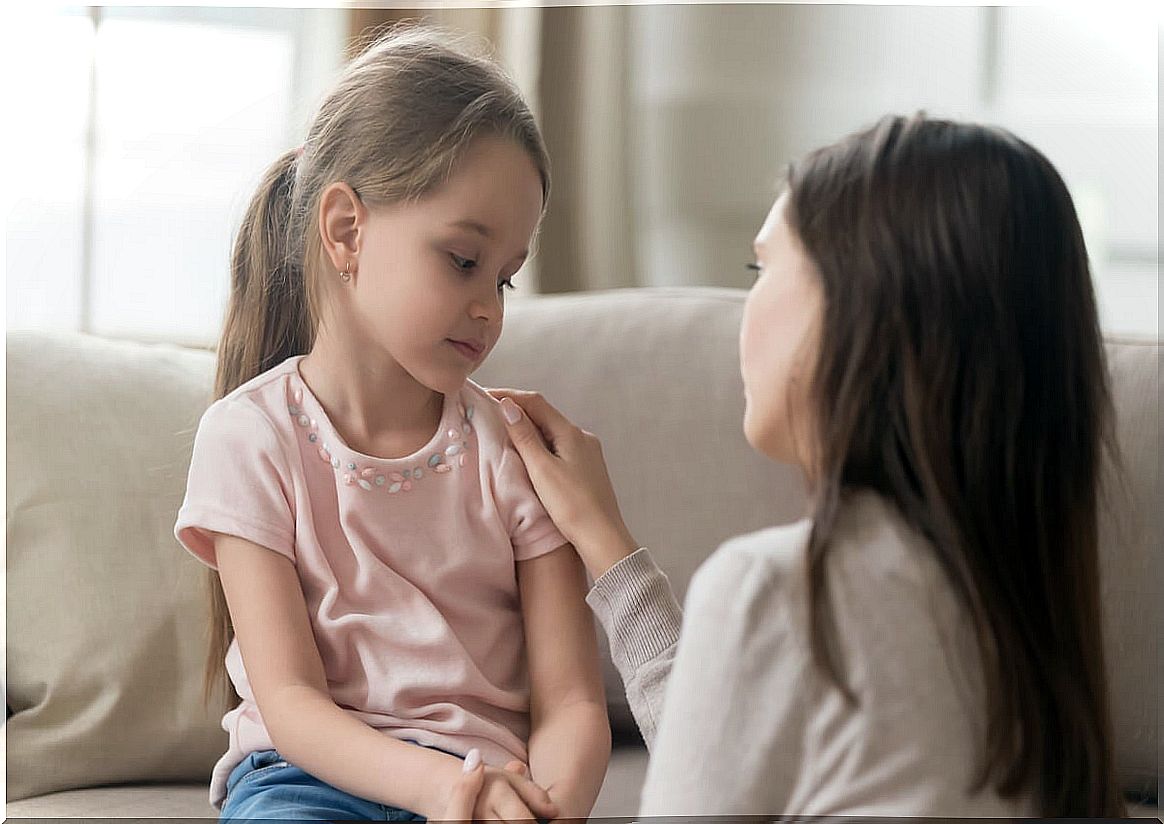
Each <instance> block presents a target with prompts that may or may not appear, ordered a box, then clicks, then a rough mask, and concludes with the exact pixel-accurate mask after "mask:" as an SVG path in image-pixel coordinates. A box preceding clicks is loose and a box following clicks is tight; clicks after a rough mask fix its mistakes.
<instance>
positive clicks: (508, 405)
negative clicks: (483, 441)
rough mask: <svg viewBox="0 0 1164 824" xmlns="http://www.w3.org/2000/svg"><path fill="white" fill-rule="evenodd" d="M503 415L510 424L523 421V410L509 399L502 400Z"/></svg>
mask: <svg viewBox="0 0 1164 824" xmlns="http://www.w3.org/2000/svg"><path fill="white" fill-rule="evenodd" d="M501 414H502V415H504V416H505V420H506V421H508V422H509V423H517V422H518V421H520V420H521V410H520V409H518V408H517V404H516V403H514V402H513V401H511V400H510V399H509V398H502V399H501Z"/></svg>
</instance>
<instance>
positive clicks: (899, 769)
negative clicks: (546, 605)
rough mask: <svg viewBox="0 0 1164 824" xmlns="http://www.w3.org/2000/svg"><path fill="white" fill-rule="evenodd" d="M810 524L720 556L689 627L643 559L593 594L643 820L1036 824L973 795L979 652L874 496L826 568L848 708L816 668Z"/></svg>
mask: <svg viewBox="0 0 1164 824" xmlns="http://www.w3.org/2000/svg"><path fill="white" fill-rule="evenodd" d="M810 528H811V523H810V522H809V521H807V520H805V521H799V522H797V523H795V524H791V525H789V526H782V527H774V528H771V529H765V530H762V531H760V532H755V533H752V534H749V535H744V536H740V537H738V538H734V539H732V540H730V541H727V542H726V543H724V544H723V545H722V546H721V547H720V548H719V549H718V550H717V551H716V552H715V553H714V554H713V555H712V556H711V557H710V558H709V559H708V560H707V561H706V562H705V563H704V564H703V565H702V566H701V567H700V568H699V570H698V571H697V572H696V574H695V576H694V577H693V578H692V580H691V585H690V586H689V588H688V591H687V596H686V600H685V604H684V612H685V614H686V618H685V620H684V619H682V613H681V612H680V608H679V604H678V603H677V602H676V599H675V596H674V594H673V593H672V591H671V587H670V584H669V582H668V580H667V578H666V576H665V575H663V573H662V572H661V571H660V570H659V568H658V567H657V566H656V565H655V563H654V562H653V560H652V559H651V557H650V554H649V552H648V550H646V549H640V550H638V551H637V552H635V553H634V554H632V555H631V556H629V557H627V558H625V559H623V560H622V561H620V562H619V563H618V564H616V565H615V566H614V567H612V568H611V569H610V570H608V571H607V572H606V573H605V574H604V575H602V576H601V577H600V578H599V579H598V580H597V581H596V582H595V584H594V587H593V588H592V589H591V591H590V593H589V594H588V595H587V602H588V603H589V604H590V606H591V608H592V610H593V611H594V612H595V614H596V615H597V616H598V618H599V620H600V621H601V623H602V624H603V627H604V628H605V630H606V633H607V635H608V637H609V638H610V647H611V653H612V656H613V659H614V663H615V665H616V666H617V668H618V670H619V672H620V674H621V675H622V678H623V682H624V684H625V685H626V691H627V698H628V702H629V704H630V708H631V711H632V713H633V714H634V716H635V719H636V721H637V722H638V725H639V728H640V730H641V731H642V733H643V738H644V740H645V741H646V742H647V746H648V748H649V749H650V751H651V761H650V766H649V768H648V771H647V778H646V782H645V785H644V788H643V794H642V805H641V809H640V814H641V815H644V816H647V815H709V814H717V815H725V814H756V815H829V814H834V815H895V816H896V815H926V816H999V817H1003V816H1033V815H1035V811H1034V808H1033V806H1032V804H1031V802H1030V800H1029V799H1018V800H1009V801H1007V800H1003V799H1000V798H999V797H998V796H997V795H995V794H993V793H991V792H985V793H979V794H976V795H971V794H970V793H969V786H970V782H971V776H972V775H973V771H974V765H975V764H976V758H977V757H978V751H979V748H980V746H981V745H980V742H982V741H983V739H984V734H985V733H984V725H985V715H984V706H985V699H984V693H983V685H982V676H981V666H980V662H979V657H978V652H977V647H976V645H975V643H974V639H973V636H972V633H971V631H970V628H969V623H968V621H967V620H966V616H965V614H964V611H963V609H962V608H961V606H960V604H959V603H958V601H957V600H956V598H955V596H954V593H953V590H952V589H951V587H950V585H949V584H948V582H947V580H946V578H945V576H944V575H943V573H942V570H941V569H940V568H939V566H938V563H937V561H936V559H935V558H934V554H933V552H932V550H931V548H930V547H929V545H928V544H927V543H926V542H925V540H924V539H922V538H921V537H920V536H918V535H917V534H916V533H914V532H912V531H911V530H910V529H909V527H908V526H907V525H906V524H905V523H904V522H903V521H902V520H901V518H900V517H899V516H898V515H897V513H896V510H895V509H894V508H893V507H891V506H890V505H888V504H887V503H886V502H884V501H883V500H882V499H880V498H879V497H877V496H875V495H872V494H870V493H861V494H858V495H856V496H854V497H853V498H851V499H850V500H849V502H848V503H847V504H846V505H845V506H844V507H843V508H842V512H841V516H840V519H839V523H838V528H837V531H836V533H835V538H834V543H833V544H832V548H831V550H830V552H831V555H830V561H829V566H828V571H827V575H828V581H829V588H830V602H831V605H832V609H833V614H834V616H835V621H836V626H837V629H838V636H839V639H840V651H841V654H842V656H843V660H844V666H845V671H846V673H847V680H848V682H849V685H850V687H851V688H852V689H853V690H854V691H855V693H856V695H857V696H858V699H859V705H858V706H857V707H850V706H848V705H847V704H846V703H845V701H844V700H843V698H842V697H841V695H840V693H839V692H838V691H836V690H835V689H832V688H831V687H830V686H828V685H827V683H826V682H825V680H824V679H823V677H822V676H821V675H820V674H819V673H818V672H817V670H816V669H815V668H814V667H813V666H812V664H811V658H810V653H809V649H810V648H809V635H808V621H807V604H808V600H807V580H806V576H805V546H806V542H807V539H808V534H809V530H810ZM681 620H683V632H682V637H680V634H679V627H680V622H681ZM664 707H665V710H664Z"/></svg>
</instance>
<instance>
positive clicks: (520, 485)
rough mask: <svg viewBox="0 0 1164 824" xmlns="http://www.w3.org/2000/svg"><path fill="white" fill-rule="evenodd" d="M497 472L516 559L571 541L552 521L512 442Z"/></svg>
mask: <svg viewBox="0 0 1164 824" xmlns="http://www.w3.org/2000/svg"><path fill="white" fill-rule="evenodd" d="M497 475H498V477H497V485H496V487H495V489H494V496H495V499H496V502H497V508H498V511H500V513H501V516H502V518H504V519H505V526H506V528H507V529H508V530H509V541H510V543H512V544H513V557H514V560H517V561H528V560H529V559H531V558H536V557H537V556H539V555H545V554H546V553H547V552H551V551H553V550H555V549H557V548H558V547H560V546H562V545H563V544H566V543H569V542H568V541H567V540H566V539H565V537H563V536H562V533H561V532H559V531H558V528H557V527H556V526H554V522H553V521H552V520H550V516H549V514H548V513H547V512H546V509H545V507H544V506H542V502H541V500H540V499H539V498H538V496H537V493H536V492H534V488H533V483H532V482H531V481H530V479H529V473H528V472H526V469H525V464H524V463H523V462H522V460H521V456H520V455H518V454H517V450H516V449H514V448H513V445H512V444H509V443H506V444H505V447H504V451H503V452H502V454H501V462H500V464H499V466H498V470H497Z"/></svg>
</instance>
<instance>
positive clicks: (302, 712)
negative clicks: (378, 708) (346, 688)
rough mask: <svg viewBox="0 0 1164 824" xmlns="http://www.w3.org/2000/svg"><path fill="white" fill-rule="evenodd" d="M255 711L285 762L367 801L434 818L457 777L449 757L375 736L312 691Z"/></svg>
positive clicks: (286, 695)
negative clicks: (447, 789) (257, 711)
mask: <svg viewBox="0 0 1164 824" xmlns="http://www.w3.org/2000/svg"><path fill="white" fill-rule="evenodd" d="M259 709H260V712H262V714H263V721H264V722H265V723H266V725H267V730H268V732H269V733H270V736H271V741H272V743H273V744H274V745H275V749H277V750H278V751H279V753H280V754H281V755H282V756H283V757H284V758H286V759H287V760H288V761H289V762H291V763H292V764H294V765H295V766H296V767H299V768H300V769H302V770H304V771H306V772H308V773H310V774H311V775H313V776H315V777H316V778H318V779H320V780H321V781H326V782H327V783H328V784H331V785H332V786H334V787H337V788H339V789H341V790H343V791H344V792H347V793H351V794H352V795H355V796H358V797H360V798H366V799H368V800H369V801H375V802H377V803H380V804H386V805H389V806H392V807H400V808H401V809H405V810H409V811H410V812H414V813H417V814H419V815H423V816H425V817H426V818H427V817H432V816H436V817H439V816H440V814H441V811H442V810H443V809H444V803H445V795H446V793H445V792H444V791H443V788H447V787H451V786H452V785H453V782H454V781H456V778H457V776H458V775H459V774H460V771H461V762H460V761H459V760H458V759H456V758H454V757H453V756H451V755H447V754H445V753H442V752H438V751H437V750H433V749H429V748H426V747H418V746H416V745H415V744H409V743H407V742H405V741H399V740H397V739H395V738H392V737H391V736H389V735H385V734H384V733H381V732H378V731H377V730H375V729H373V728H372V727H370V726H368V725H367V724H365V723H363V722H362V721H360V720H359V719H358V718H354V717H353V716H351V715H349V714H348V713H347V712H345V711H344V710H342V709H341V708H340V707H338V706H336V704H335V702H334V701H333V700H332V699H331V697H330V696H327V695H323V694H321V693H320V692H319V691H318V690H316V689H313V688H311V687H307V686H292V687H286V688H284V689H282V690H280V691H279V692H277V693H275V694H274V695H273V696H271V697H270V699H269V700H267V701H265V702H264V703H263V705H262V706H261V707H260V708H259Z"/></svg>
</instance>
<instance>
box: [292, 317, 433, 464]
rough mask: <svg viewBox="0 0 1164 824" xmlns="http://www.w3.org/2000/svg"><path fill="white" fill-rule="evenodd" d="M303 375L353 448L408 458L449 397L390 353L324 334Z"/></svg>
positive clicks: (426, 436) (429, 431)
mask: <svg viewBox="0 0 1164 824" xmlns="http://www.w3.org/2000/svg"><path fill="white" fill-rule="evenodd" d="M299 374H300V376H301V377H302V378H303V380H304V382H305V383H306V384H307V386H308V388H309V389H310V390H311V393H312V394H313V395H314V396H315V398H316V400H318V401H319V403H320V405H321V406H323V408H324V411H326V412H327V415H328V418H329V419H330V420H331V423H332V425H333V426H335V427H336V429H338V430H339V433H340V435H341V437H343V438H344V440H345V441H347V443H348V445H349V446H350V447H352V448H353V449H356V450H358V451H361V452H365V453H367V454H373V455H384V456H385V457H390V456H389V455H387V454H385V453H387V452H401V451H402V452H403V453H404V454H407V453H408V452H409V451H411V450H410V448H409V445H410V444H411V443H413V442H419V445H418V446H417V448H419V447H420V446H423V445H424V443H426V442H427V440H428V439H429V438H431V436H432V434H433V433H434V432H435V431H436V428H437V426H439V425H440V420H441V412H442V410H443V406H444V396H443V395H441V394H440V393H439V392H436V391H434V390H432V389H430V388H429V387H427V386H425V385H424V384H422V383H420V382H419V381H417V380H416V378H414V377H412V375H410V374H408V372H407V371H405V370H404V368H403V367H402V366H400V364H398V363H397V362H396V361H395V360H393V359H392V358H391V357H390V356H388V355H386V354H385V355H383V356H377V355H372V354H369V352H368V351H367V350H362V351H361V350H358V349H357V348H356V347H352V346H350V345H347V344H345V343H344V342H343V341H340V340H338V339H336V338H335V337H334V336H332V335H329V334H327V331H326V327H323V328H321V329H320V330H319V333H318V334H317V336H316V340H315V344H314V345H313V346H312V348H311V352H310V353H309V354H308V355H307V356H306V357H304V358H303V360H301V361H300V362H299Z"/></svg>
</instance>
